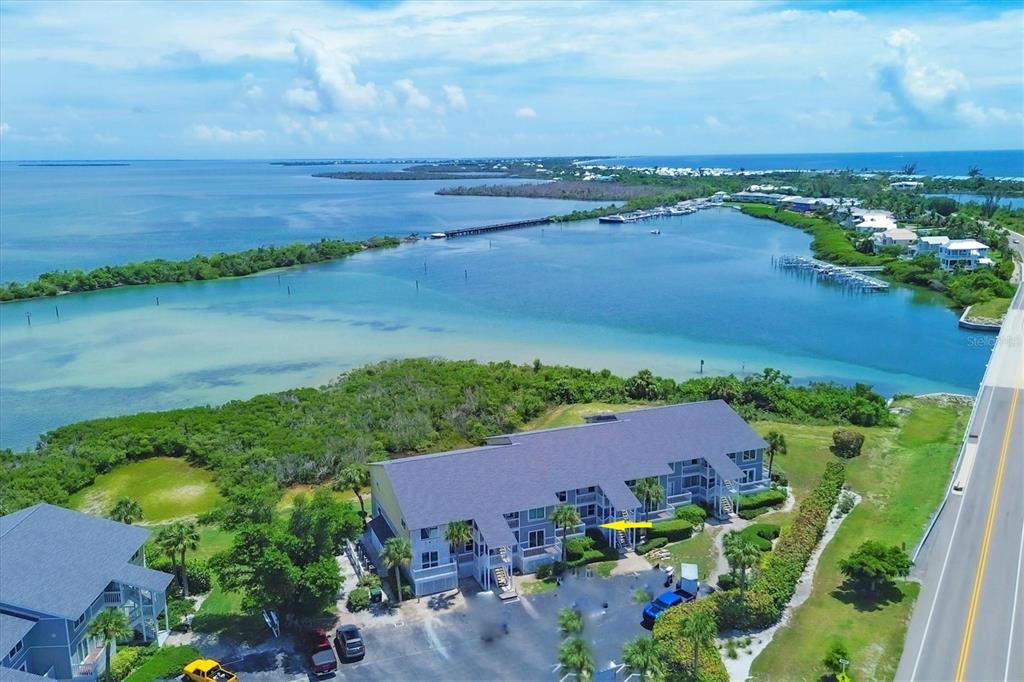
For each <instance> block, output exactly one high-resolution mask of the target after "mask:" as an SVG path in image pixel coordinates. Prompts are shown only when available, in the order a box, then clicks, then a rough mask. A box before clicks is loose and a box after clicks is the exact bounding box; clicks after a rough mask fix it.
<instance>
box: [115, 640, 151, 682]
mask: <svg viewBox="0 0 1024 682" xmlns="http://www.w3.org/2000/svg"><path fill="white" fill-rule="evenodd" d="M156 651H157V647H156V646H155V645H153V644H150V645H147V646H130V645H127V644H122V645H121V646H119V647H117V653H115V654H114V655H113V657H112V658H111V659H110V676H111V678H112V679H113V682H121V680H123V679H124V678H126V677H128V675H130V674H131V673H132V671H133V670H135V669H136V668H138V667H139V666H141V665H142V664H143V663H144V662H145V660H146V659H147V658H149V657H150V656H152V655H153V654H155V653H156Z"/></svg>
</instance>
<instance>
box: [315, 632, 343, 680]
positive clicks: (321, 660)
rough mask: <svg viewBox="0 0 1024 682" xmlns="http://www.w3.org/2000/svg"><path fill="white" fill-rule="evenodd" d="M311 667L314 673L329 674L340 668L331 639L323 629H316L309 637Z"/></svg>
mask: <svg viewBox="0 0 1024 682" xmlns="http://www.w3.org/2000/svg"><path fill="white" fill-rule="evenodd" d="M309 642H310V646H309V669H310V671H311V672H312V673H313V674H314V675H329V674H331V673H333V672H335V671H336V670H337V669H338V659H337V657H336V656H335V655H334V647H333V646H331V640H330V638H328V637H327V633H326V632H324V631H323V630H316V631H314V632H312V633H311V634H310V637H309Z"/></svg>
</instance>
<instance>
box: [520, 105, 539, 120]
mask: <svg viewBox="0 0 1024 682" xmlns="http://www.w3.org/2000/svg"><path fill="white" fill-rule="evenodd" d="M516 118H537V112H536V111H534V110H533V108H532V107H519V108H518V109H516Z"/></svg>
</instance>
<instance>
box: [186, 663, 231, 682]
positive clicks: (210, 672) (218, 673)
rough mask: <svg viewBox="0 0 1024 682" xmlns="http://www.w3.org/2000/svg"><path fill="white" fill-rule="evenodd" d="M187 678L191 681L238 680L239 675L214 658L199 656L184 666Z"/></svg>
mask: <svg viewBox="0 0 1024 682" xmlns="http://www.w3.org/2000/svg"><path fill="white" fill-rule="evenodd" d="M184 672H185V678H186V679H188V680H191V682H238V677H237V676H236V675H235V674H234V673H233V672H231V671H230V670H225V669H224V668H222V667H221V665H220V663H218V662H217V661H215V660H213V659H212V658H197V659H196V660H194V661H192V662H191V663H189V664H188V665H186V666H185V668H184Z"/></svg>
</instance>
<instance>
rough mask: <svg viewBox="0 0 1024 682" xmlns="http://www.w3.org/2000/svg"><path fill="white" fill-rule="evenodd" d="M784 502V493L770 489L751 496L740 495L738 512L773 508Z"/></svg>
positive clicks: (776, 489)
mask: <svg viewBox="0 0 1024 682" xmlns="http://www.w3.org/2000/svg"><path fill="white" fill-rule="evenodd" d="M785 501H786V491H785V490H779V489H778V488H772V489H770V490H763V491H761V492H759V493H754V494H753V495H740V511H743V510H744V509H761V508H763V507H774V506H776V505H779V504H783V503H784V502H785Z"/></svg>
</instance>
